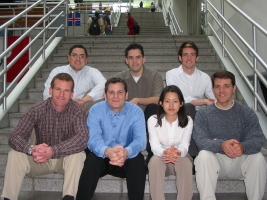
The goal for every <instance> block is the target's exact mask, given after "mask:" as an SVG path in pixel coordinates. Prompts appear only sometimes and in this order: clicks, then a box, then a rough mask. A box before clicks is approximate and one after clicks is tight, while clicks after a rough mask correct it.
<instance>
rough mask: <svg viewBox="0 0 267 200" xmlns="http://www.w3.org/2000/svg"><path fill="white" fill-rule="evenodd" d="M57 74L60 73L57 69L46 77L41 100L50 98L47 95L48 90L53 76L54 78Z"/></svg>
mask: <svg viewBox="0 0 267 200" xmlns="http://www.w3.org/2000/svg"><path fill="white" fill-rule="evenodd" d="M58 73H60V69H59V67H57V68H55V69H53V70H52V71H51V72H50V74H49V76H48V78H47V80H46V81H45V84H44V87H45V89H44V92H43V100H46V99H48V98H49V97H50V96H51V95H50V94H49V88H50V86H51V81H52V79H53V78H54V76H56V75H57V74H58Z"/></svg>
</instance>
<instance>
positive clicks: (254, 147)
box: [240, 108, 264, 155]
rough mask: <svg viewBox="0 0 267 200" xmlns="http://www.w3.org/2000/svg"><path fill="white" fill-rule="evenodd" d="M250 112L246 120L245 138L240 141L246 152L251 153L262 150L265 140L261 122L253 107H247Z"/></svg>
mask: <svg viewBox="0 0 267 200" xmlns="http://www.w3.org/2000/svg"><path fill="white" fill-rule="evenodd" d="M247 109H248V112H247V113H246V114H245V113H244V116H246V120H245V124H244V125H245V128H244V130H245V132H246V133H245V134H244V135H245V138H244V139H243V140H242V141H240V143H241V144H242V145H243V147H244V154H246V155H250V154H255V153H258V152H260V151H261V147H262V144H263V140H264V134H263V132H262V129H261V127H260V124H259V119H258V117H257V115H256V113H255V112H254V111H253V110H252V109H251V108H247Z"/></svg>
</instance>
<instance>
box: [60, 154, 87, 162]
mask: <svg viewBox="0 0 267 200" xmlns="http://www.w3.org/2000/svg"><path fill="white" fill-rule="evenodd" d="M85 157H86V156H85V153H84V152H83V151H82V152H80V153H75V154H72V155H69V156H67V157H65V158H64V162H71V163H74V164H75V165H77V164H80V163H82V164H83V163H84V161H85Z"/></svg>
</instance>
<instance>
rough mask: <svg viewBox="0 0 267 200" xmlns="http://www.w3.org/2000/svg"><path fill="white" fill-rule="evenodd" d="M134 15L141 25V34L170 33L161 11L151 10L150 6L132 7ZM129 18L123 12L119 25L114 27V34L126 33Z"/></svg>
mask: <svg viewBox="0 0 267 200" xmlns="http://www.w3.org/2000/svg"><path fill="white" fill-rule="evenodd" d="M131 15H132V17H133V18H134V19H135V20H136V21H137V22H138V24H139V26H140V33H139V34H140V35H168V36H169V35H170V34H171V31H170V28H169V26H166V25H165V22H164V19H163V16H162V13H161V12H150V9H149V8H132V9H131ZM126 32H127V19H126V17H125V14H124V13H122V14H121V16H120V21H119V24H118V27H113V35H126Z"/></svg>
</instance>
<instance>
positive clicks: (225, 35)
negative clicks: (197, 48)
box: [204, 0, 267, 115]
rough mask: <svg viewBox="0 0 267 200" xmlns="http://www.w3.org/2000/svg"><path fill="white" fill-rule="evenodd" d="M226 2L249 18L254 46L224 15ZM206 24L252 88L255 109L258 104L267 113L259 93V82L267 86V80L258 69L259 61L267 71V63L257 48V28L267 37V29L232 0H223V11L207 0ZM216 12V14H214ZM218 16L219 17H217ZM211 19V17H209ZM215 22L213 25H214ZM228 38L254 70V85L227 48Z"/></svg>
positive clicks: (266, 107)
mask: <svg viewBox="0 0 267 200" xmlns="http://www.w3.org/2000/svg"><path fill="white" fill-rule="evenodd" d="M224 3H228V5H229V6H230V7H231V8H233V9H234V10H235V11H236V12H238V13H239V14H240V15H241V16H242V17H243V18H244V19H246V20H247V22H249V23H250V24H251V25H252V40H253V47H252V46H251V45H250V44H249V43H248V42H247V40H246V39H244V38H243V37H242V36H241V34H239V32H238V31H237V30H236V29H235V28H234V27H233V26H232V25H231V24H230V23H229V21H228V20H227V19H226V18H225V16H224ZM208 6H209V7H208ZM205 8H206V9H205V25H204V27H205V28H204V30H205V32H206V34H207V32H208V28H209V29H210V30H211V31H212V34H213V35H214V36H215V38H216V39H217V40H218V42H219V43H220V45H221V47H222V49H223V51H222V55H223V56H225V54H226V55H227V56H228V57H229V59H230V60H231V61H232V63H233V64H234V66H235V68H236V70H237V71H238V73H239V74H240V76H241V77H242V79H243V80H244V81H245V83H246V85H247V86H248V88H249V89H250V91H251V93H252V94H253V95H254V110H258V105H260V106H261V108H262V110H263V111H264V113H265V114H266V115H267V106H266V104H265V102H264V100H263V99H262V97H261V96H260V95H259V93H258V85H257V82H258V81H261V82H262V83H263V85H264V86H265V87H267V81H266V79H265V78H264V76H263V75H262V72H261V71H259V70H258V69H257V63H260V64H261V66H262V67H263V69H264V70H265V72H267V64H266V62H264V60H263V59H262V57H261V56H260V55H259V54H258V52H257V49H256V45H255V44H256V43H257V37H256V30H257V31H259V32H261V33H262V34H263V36H264V37H266V38H267V31H266V30H265V29H264V28H263V27H261V26H260V25H259V24H258V23H256V22H255V21H254V20H252V19H251V18H250V17H249V16H248V15H247V14H245V13H244V12H243V11H242V10H240V9H239V8H238V7H237V6H236V5H235V4H233V3H232V2H231V1H230V0H221V11H219V10H218V9H216V7H215V6H214V5H213V4H212V3H211V2H210V0H206V1H205ZM213 13H215V14H213ZM207 15H209V16H211V19H212V20H213V22H215V23H216V25H218V27H219V28H220V30H221V34H222V35H221V36H219V35H218V33H217V32H216V30H215V28H214V23H210V22H209V21H208V17H207ZM216 16H217V17H216ZM217 18H218V19H217ZM209 19H210V18H209ZM212 24H213V25H212ZM229 31H231V33H232V34H233V35H234V36H235V38H237V39H238V40H239V41H240V42H241V43H242V45H244V47H245V48H247V51H249V54H250V55H252V56H253V62H252V61H251V58H250V57H249V56H248V55H247V54H246V53H245V52H244V51H243V50H242V48H241V47H240V45H238V43H237V42H236V39H233V37H232V36H231V34H230V33H229ZM226 40H228V41H230V42H231V44H232V45H233V46H234V47H235V48H236V49H237V51H238V52H239V53H240V55H241V56H242V58H243V60H244V61H245V62H246V63H247V64H248V66H249V67H250V69H251V70H252V72H253V77H254V80H253V81H254V84H253V85H252V84H251V82H250V80H249V79H248V77H247V76H246V75H245V73H244V70H242V67H240V66H239V64H238V62H237V61H236V59H235V55H232V54H231V52H230V50H229V48H227V45H225V41H226Z"/></svg>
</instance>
